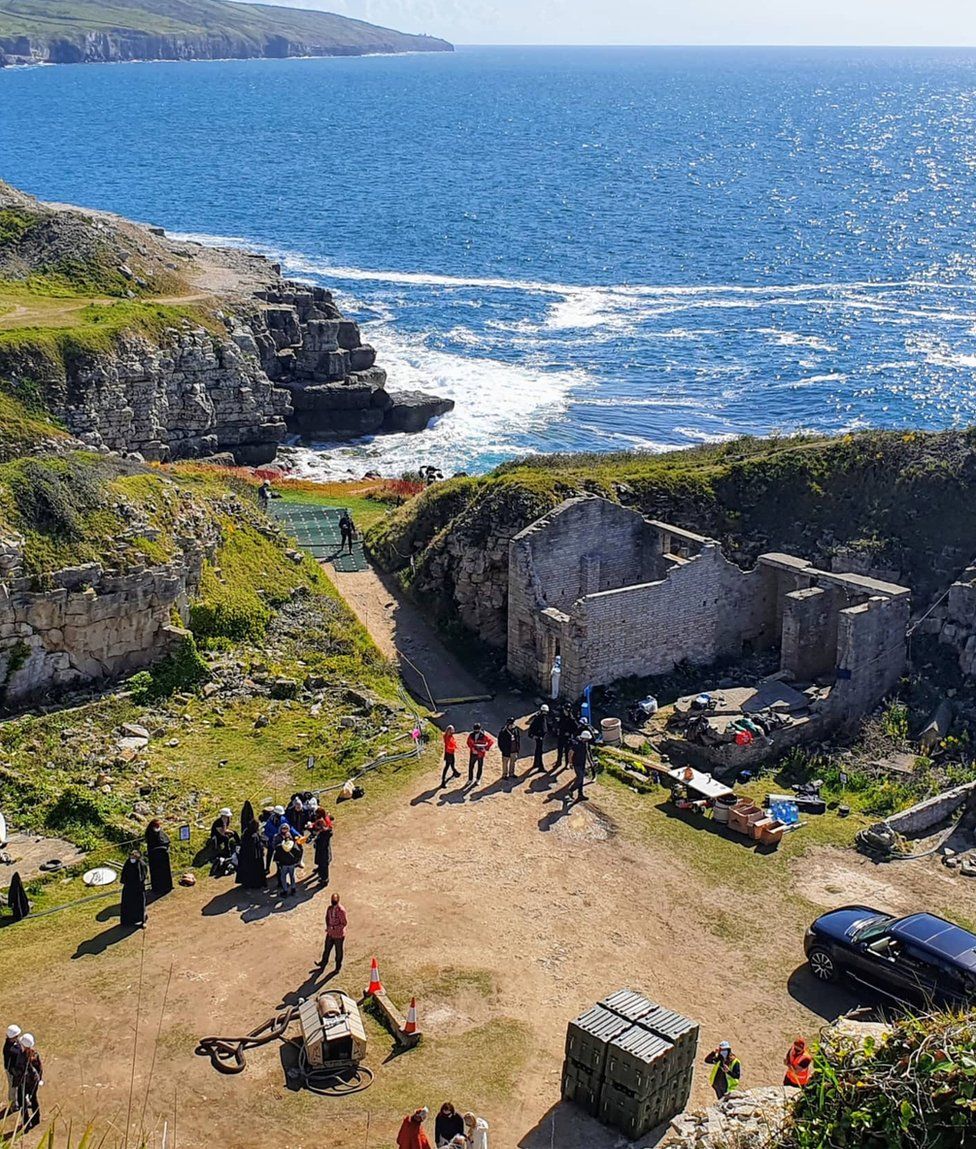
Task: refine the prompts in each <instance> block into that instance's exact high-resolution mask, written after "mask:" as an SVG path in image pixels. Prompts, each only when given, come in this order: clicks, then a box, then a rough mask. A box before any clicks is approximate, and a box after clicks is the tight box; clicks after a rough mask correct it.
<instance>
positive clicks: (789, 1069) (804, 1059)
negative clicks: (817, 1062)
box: [783, 1037, 813, 1089]
mask: <svg viewBox="0 0 976 1149" xmlns="http://www.w3.org/2000/svg"><path fill="white" fill-rule="evenodd" d="M783 1064H784V1065H785V1066H786V1073H785V1074H784V1075H783V1084H784V1085H792V1086H794V1087H795V1088H796V1089H802V1088H803V1087H804V1085H809V1084H810V1078H811V1077H813V1058H812V1057H811V1056H810V1051H809V1049H807V1043H806V1042H805V1041H804V1040H803V1038H802V1037H798V1038H797V1039H796V1041H794V1042H793V1044H792V1045H791V1046H790V1048H789V1049H788V1050H787V1051H786V1056H785V1057H784V1058H783Z"/></svg>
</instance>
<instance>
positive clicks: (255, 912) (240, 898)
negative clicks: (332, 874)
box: [200, 875, 325, 922]
mask: <svg viewBox="0 0 976 1149" xmlns="http://www.w3.org/2000/svg"><path fill="white" fill-rule="evenodd" d="M297 888H298V893H297V894H295V895H294V896H292V897H288V898H285V897H283V896H282V895H281V892H280V891H279V890H278V888H277V884H276V882H275V879H274V877H273V876H272V877H271V878H269V879H268V888H267V889H264V890H245V889H243V888H242V887H241V886H237V885H234V886H231V888H230V889H229V890H224V891H223V892H221V893H219V894H217V895H216V896H215V897H213V898H211V899H210V901H209V902H207V904H206V905H205V906H204V907H203V908H202V909H201V910H200V913H201V914H202V915H203V916H204V917H206V918H212V917H218V916H219V915H220V914H226V913H231V912H240V915H241V921H242V922H258V921H261V920H262V919H264V918H266V917H269V916H270V915H271V914H283V913H287V912H288V911H289V910H291V909H294V907H295V906H300V905H303V904H304V903H305V902H310V901H311V900H312V899H313V898H314V897H315V895H316V894H317V893H318V892H319V891H320V890H324V889H325V886H323V885H321V884H320V883H319V882H318V880H317V879H316V878H315V876H314V875H313V876H311V877H308V878H305V879H304V880H303V881H302V882H300V883H299V884H298V887H297Z"/></svg>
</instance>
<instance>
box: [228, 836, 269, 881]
mask: <svg viewBox="0 0 976 1149" xmlns="http://www.w3.org/2000/svg"><path fill="white" fill-rule="evenodd" d="M234 880H235V881H236V882H237V884H238V885H239V886H243V887H244V889H245V890H263V889H265V888H266V886H267V884H268V878H267V875H266V874H265V871H264V843H263V842H262V840H261V829H260V826H259V825H258V820H257V818H252V819H251V823H250V825H249V826H247V827H246V828H245V830H244V836H243V837H242V838H241V848H240V850H239V851H238V854H237V877H236V878H235V879H234Z"/></svg>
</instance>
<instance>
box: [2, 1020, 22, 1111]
mask: <svg viewBox="0 0 976 1149" xmlns="http://www.w3.org/2000/svg"><path fill="white" fill-rule="evenodd" d="M20 1035H21V1028H20V1026H19V1025H8V1026H7V1036H6V1037H5V1038H4V1039H3V1071H4V1073H6V1075H7V1109H8V1110H11V1109H14V1108H15V1107H16V1105H17V1085H16V1077H17V1067H18V1065H19V1063H20V1059H21V1058H22V1057H23V1053H24V1050H23V1047H22V1046H21V1044H20Z"/></svg>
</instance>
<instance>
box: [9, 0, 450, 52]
mask: <svg viewBox="0 0 976 1149" xmlns="http://www.w3.org/2000/svg"><path fill="white" fill-rule="evenodd" d="M89 32H93V33H107V34H113V33H118V34H125V33H137V34H143V35H151V36H179V37H201V38H214V39H224V40H235V41H239V42H240V43H241V45H242V46H247V47H250V48H251V49H252V51H251V52H250V53H249V54H252V55H297V54H300V53H299V51H298V50H297V49H298V48H300V47H301V46H304V47H305V48H306V49H308V50H309V51H310V52H311V54H330V53H338V54H356V53H365V52H378V51H394V52H395V51H445V50H450V45H449V44H447V43H445V42H444V41H442V40H436V39H433V38H432V37H427V36H412V35H408V34H405V33H402V32H396V31H393V30H391V29H389V28H380V27H377V26H376V25H373V24H367V23H365V22H364V21H362V20H352V19H349V18H347V17H345V16H338V15H334V14H333V13H330V12H314V11H302V10H296V9H292V8H278V7H274V6H271V5H262V4H239V3H230V2H225V0H133V2H131V3H126V2H125V0H108V2H107V3H104V4H102V3H99V2H97V0H66V2H65V3H59V2H56V0H3V2H2V4H0V37H7V38H12V37H16V36H28V37H31V38H35V39H37V40H42V41H43V40H49V39H57V38H63V39H68V40H74V41H77V40H80V39H81V38H83V37H84V36H85V34H86V33H89ZM281 40H285V41H288V42H290V43H292V44H293V45H295V46H296V50H295V51H290V52H289V51H286V50H284V49H283V47H282V45H281V43H280V41H281ZM10 50H13V49H10ZM240 54H244V53H243V52H242V53H240Z"/></svg>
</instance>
